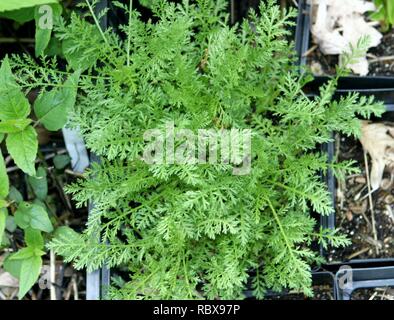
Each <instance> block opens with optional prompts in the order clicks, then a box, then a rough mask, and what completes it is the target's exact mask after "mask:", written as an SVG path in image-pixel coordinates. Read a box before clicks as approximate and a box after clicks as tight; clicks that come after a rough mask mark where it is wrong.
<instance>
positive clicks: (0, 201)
mask: <svg viewBox="0 0 394 320" xmlns="http://www.w3.org/2000/svg"><path fill="white" fill-rule="evenodd" d="M7 207H8V202H7V201H5V200H3V199H0V208H7Z"/></svg>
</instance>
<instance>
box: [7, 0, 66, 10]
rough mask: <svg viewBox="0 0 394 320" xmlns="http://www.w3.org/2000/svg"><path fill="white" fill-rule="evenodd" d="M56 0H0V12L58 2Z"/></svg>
mask: <svg viewBox="0 0 394 320" xmlns="http://www.w3.org/2000/svg"><path fill="white" fill-rule="evenodd" d="M58 2H59V1H58V0H7V1H1V2H0V12H3V11H11V10H18V9H22V8H28V7H34V6H37V5H43V4H49V3H58Z"/></svg>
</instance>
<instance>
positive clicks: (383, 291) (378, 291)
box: [351, 287, 394, 300]
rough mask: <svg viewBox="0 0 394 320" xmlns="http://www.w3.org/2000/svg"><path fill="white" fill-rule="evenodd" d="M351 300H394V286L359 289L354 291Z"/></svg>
mask: <svg viewBox="0 0 394 320" xmlns="http://www.w3.org/2000/svg"><path fill="white" fill-rule="evenodd" d="M351 300H394V288H391V287H384V288H372V289H357V290H355V291H354V292H353V293H352V296H351Z"/></svg>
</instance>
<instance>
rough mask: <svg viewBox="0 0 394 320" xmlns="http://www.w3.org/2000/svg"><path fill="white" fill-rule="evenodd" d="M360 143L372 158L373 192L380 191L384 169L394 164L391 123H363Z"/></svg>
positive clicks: (393, 137) (393, 135)
mask: <svg viewBox="0 0 394 320" xmlns="http://www.w3.org/2000/svg"><path fill="white" fill-rule="evenodd" d="M361 132H362V134H361V138H360V142H361V144H362V146H363V149H364V151H365V152H367V153H368V154H369V155H370V157H371V162H372V168H371V173H370V178H371V179H370V180H371V188H372V191H375V190H377V189H379V187H380V184H381V182H382V179H383V173H384V168H385V167H386V166H387V167H389V168H390V167H391V166H392V165H393V164H394V152H393V151H394V127H393V125H391V124H389V123H369V122H368V121H361Z"/></svg>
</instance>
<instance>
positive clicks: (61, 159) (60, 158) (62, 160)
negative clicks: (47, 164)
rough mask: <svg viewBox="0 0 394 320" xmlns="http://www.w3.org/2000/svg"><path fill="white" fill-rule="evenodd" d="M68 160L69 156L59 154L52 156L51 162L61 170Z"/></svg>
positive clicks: (69, 160) (69, 159)
mask: <svg viewBox="0 0 394 320" xmlns="http://www.w3.org/2000/svg"><path fill="white" fill-rule="evenodd" d="M70 162H71V158H70V156H68V155H66V154H59V155H57V156H55V158H53V164H54V165H55V168H56V169H58V170H63V169H64V168H65V167H66V166H67V165H68V164H69V163H70Z"/></svg>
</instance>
